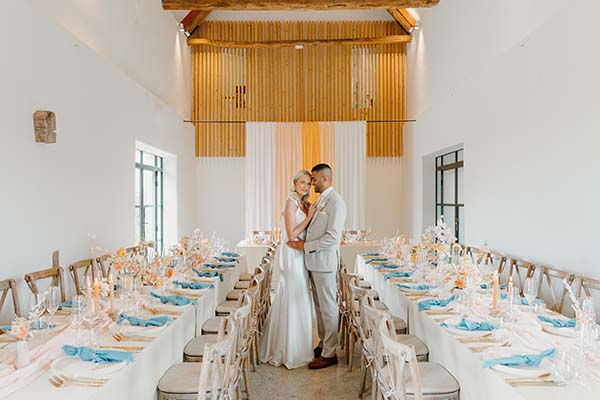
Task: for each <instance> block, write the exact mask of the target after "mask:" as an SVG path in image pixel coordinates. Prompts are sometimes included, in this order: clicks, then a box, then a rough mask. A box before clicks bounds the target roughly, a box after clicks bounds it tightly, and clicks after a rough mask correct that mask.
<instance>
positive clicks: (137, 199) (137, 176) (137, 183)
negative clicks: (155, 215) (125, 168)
mask: <svg viewBox="0 0 600 400" xmlns="http://www.w3.org/2000/svg"><path fill="white" fill-rule="evenodd" d="M140 201H141V198H140V170H139V169H137V168H136V169H135V202H134V203H135V205H136V206H139V205H140Z"/></svg>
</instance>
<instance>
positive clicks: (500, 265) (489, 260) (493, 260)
mask: <svg viewBox="0 0 600 400" xmlns="http://www.w3.org/2000/svg"><path fill="white" fill-rule="evenodd" d="M465 254H466V255H467V256H469V257H471V261H473V263H476V264H477V263H479V262H483V263H484V264H486V265H493V266H494V268H495V269H496V271H498V275H502V272H504V268H505V267H506V261H507V257H506V256H505V255H503V254H500V253H497V252H493V251H483V250H481V249H479V248H477V247H473V246H468V247H466V248H465Z"/></svg>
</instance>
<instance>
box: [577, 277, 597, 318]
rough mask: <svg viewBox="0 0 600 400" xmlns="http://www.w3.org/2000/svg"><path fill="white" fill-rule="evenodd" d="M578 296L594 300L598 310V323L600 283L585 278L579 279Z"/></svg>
mask: <svg viewBox="0 0 600 400" xmlns="http://www.w3.org/2000/svg"><path fill="white" fill-rule="evenodd" d="M578 295H579V296H584V295H585V296H588V297H591V298H592V301H593V302H594V306H595V310H596V321H598V320H600V281H599V280H597V279H592V278H586V277H584V276H581V277H579V290H578Z"/></svg>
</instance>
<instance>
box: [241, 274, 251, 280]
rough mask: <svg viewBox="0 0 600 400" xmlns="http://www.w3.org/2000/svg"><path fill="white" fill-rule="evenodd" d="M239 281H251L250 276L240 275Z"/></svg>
mask: <svg viewBox="0 0 600 400" xmlns="http://www.w3.org/2000/svg"><path fill="white" fill-rule="evenodd" d="M239 280H240V281H251V280H252V274H240V278H239Z"/></svg>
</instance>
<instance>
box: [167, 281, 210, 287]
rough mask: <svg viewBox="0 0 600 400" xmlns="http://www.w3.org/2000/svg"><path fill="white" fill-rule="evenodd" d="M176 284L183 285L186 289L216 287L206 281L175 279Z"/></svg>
mask: <svg viewBox="0 0 600 400" xmlns="http://www.w3.org/2000/svg"><path fill="white" fill-rule="evenodd" d="M173 283H174V284H175V285H178V286H181V287H182V288H184V289H214V288H215V285H213V284H212V283H204V282H179V281H173Z"/></svg>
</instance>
